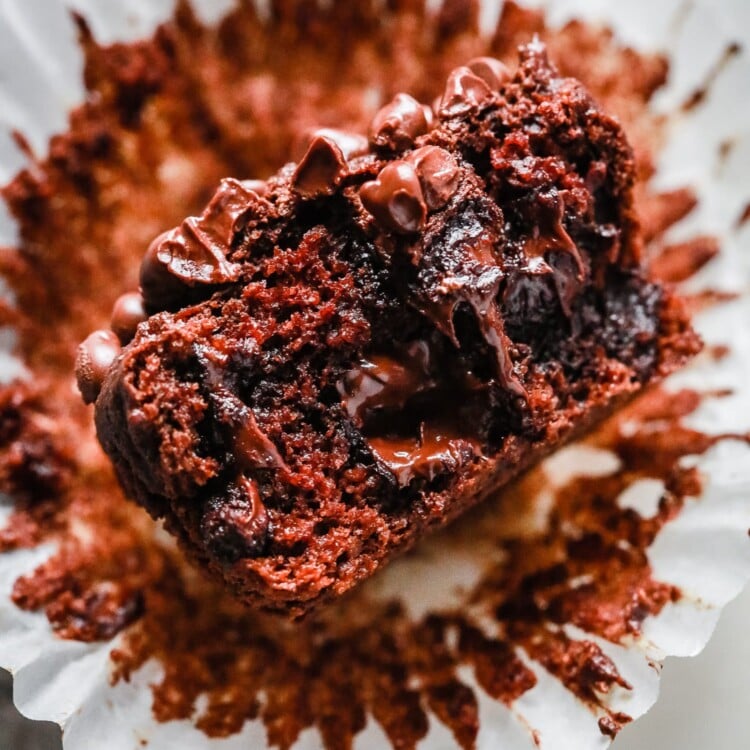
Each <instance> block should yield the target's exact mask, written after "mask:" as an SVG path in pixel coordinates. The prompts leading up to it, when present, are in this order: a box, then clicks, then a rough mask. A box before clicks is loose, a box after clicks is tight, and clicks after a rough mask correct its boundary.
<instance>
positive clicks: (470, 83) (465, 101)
mask: <svg viewBox="0 0 750 750" xmlns="http://www.w3.org/2000/svg"><path fill="white" fill-rule="evenodd" d="M491 99H492V90H491V89H490V87H489V86H488V85H487V84H486V83H485V82H484V81H483V80H482V79H481V78H480V77H479V76H477V75H475V74H474V73H472V71H471V70H469V68H466V67H461V68H456V69H455V70H453V71H452V72H451V74H450V75H449V76H448V82H447V83H446V85H445V93H444V94H443V98H442V99H441V100H440V106H439V108H438V115H439V116H440V117H442V118H448V117H456V116H459V115H465V114H466V113H467V112H470V111H471V110H472V109H478V108H479V107H481V106H483V105H484V104H487V102H489V101H490V100H491Z"/></svg>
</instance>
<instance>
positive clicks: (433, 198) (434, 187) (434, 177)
mask: <svg viewBox="0 0 750 750" xmlns="http://www.w3.org/2000/svg"><path fill="white" fill-rule="evenodd" d="M406 161H407V162H409V164H411V165H412V166H413V167H414V170H415V171H416V173H417V177H419V183H420V185H421V186H422V192H423V193H424V199H425V203H426V204H427V207H428V208H429V209H430V210H431V211H436V210H437V209H439V208H442V207H443V206H444V205H445V204H446V203H447V202H448V201H449V200H450V198H451V196H452V195H453V194H454V193H455V192H456V189H457V188H458V182H459V179H460V172H459V169H458V164H457V162H456V160H455V158H454V157H453V155H452V154H451V153H449V152H448V151H446V150H445V149H443V148H440V147H438V146H423V147H422V148H418V149H416V150H415V151H412V152H411V153H410V154H409V155H408V156H407V157H406Z"/></svg>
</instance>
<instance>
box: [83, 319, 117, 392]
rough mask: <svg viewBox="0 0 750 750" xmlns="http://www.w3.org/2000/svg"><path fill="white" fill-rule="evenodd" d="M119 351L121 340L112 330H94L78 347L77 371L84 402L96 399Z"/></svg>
mask: <svg viewBox="0 0 750 750" xmlns="http://www.w3.org/2000/svg"><path fill="white" fill-rule="evenodd" d="M119 353H120V342H119V340H118V338H117V336H116V335H115V334H114V333H113V332H112V331H104V330H102V331H94V332H93V333H92V334H91V335H89V337H88V338H87V339H86V340H85V341H84V342H83V343H82V344H81V345H80V346H79V347H78V353H77V355H76V364H75V372H76V380H77V381H78V390H79V391H80V392H81V396H83V401H84V403H86V404H93V403H94V401H96V399H97V397H98V396H99V392H100V391H101V389H102V383H104V378H105V377H106V375H107V372H108V370H109V368H110V366H111V365H112V363H113V362H114V361H115V359H116V358H117V355H118V354H119Z"/></svg>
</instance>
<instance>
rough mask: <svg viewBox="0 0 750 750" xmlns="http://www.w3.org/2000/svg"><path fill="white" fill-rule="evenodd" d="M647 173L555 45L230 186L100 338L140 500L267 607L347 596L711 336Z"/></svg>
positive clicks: (92, 368) (101, 371) (238, 589)
mask: <svg viewBox="0 0 750 750" xmlns="http://www.w3.org/2000/svg"><path fill="white" fill-rule="evenodd" d="M633 183H634V163H633V156H632V153H631V149H630V147H629V145H628V142H627V140H626V138H625V135H624V134H623V132H622V130H621V128H620V126H619V125H618V123H617V122H616V121H614V120H613V119H612V118H610V117H609V116H607V115H606V114H604V113H602V112H601V111H600V110H599V109H598V108H597V106H596V104H595V103H594V102H593V101H592V99H591V98H590V96H589V95H588V94H587V92H586V91H585V89H584V88H583V87H582V85H581V84H580V83H578V82H577V81H575V80H573V79H569V78H561V77H559V75H558V74H557V72H556V70H555V68H554V67H553V66H552V65H551V64H550V63H549V61H548V60H547V56H546V52H545V49H544V47H543V46H542V45H541V44H539V43H532V44H530V45H528V46H526V47H524V48H523V49H522V50H521V55H520V65H519V67H518V69H517V70H516V71H515V72H511V71H509V70H508V69H507V68H506V67H505V66H504V65H503V64H502V63H500V62H499V61H497V60H494V59H491V58H479V59H475V60H471V61H469V62H468V63H467V65H466V66H465V67H460V68H457V69H456V70H454V71H453V72H452V73H451V74H450V77H449V79H448V82H447V85H446V89H445V93H444V95H443V97H442V99H441V100H440V101H439V103H437V104H436V106H435V111H434V112H433V110H432V109H431V108H430V107H428V106H426V105H424V104H422V103H420V102H417V101H416V100H414V99H413V98H411V97H410V96H408V95H407V94H400V95H398V96H397V97H396V98H395V99H394V100H393V101H392V102H390V103H389V104H387V105H386V106H385V107H384V108H383V109H382V110H381V111H380V112H379V113H378V114H377V115H376V117H375V118H374V120H373V122H372V126H371V130H370V133H369V135H368V137H364V136H360V135H356V134H350V133H342V132H339V131H335V130H330V129H326V130H320V131H318V132H316V133H315V134H314V135H313V137H312V140H311V142H310V144H309V148H308V149H307V151H306V153H305V155H304V157H303V158H302V159H301V161H300V162H299V163H298V164H289V165H287V166H286V167H284V168H283V169H282V170H281V171H280V172H279V173H277V174H276V175H275V176H274V177H272V178H270V179H269V180H268V181H266V182H257V181H238V180H234V179H226V180H224V181H223V182H222V184H221V185H220V187H219V189H218V190H217V192H216V194H215V195H214V197H213V198H212V200H211V201H210V203H209V204H208V206H207V207H206V209H205V211H204V212H203V213H202V214H201V215H200V216H198V217H190V218H188V219H186V220H185V221H184V222H183V223H182V225H181V226H180V227H177V228H176V229H173V230H171V231H169V232H167V233H166V234H164V235H162V236H161V237H159V238H157V239H156V240H155V241H154V242H153V244H152V245H151V247H150V248H149V249H148V251H147V253H146V255H145V257H144V260H143V264H142V266H141V289H140V292H139V293H133V294H130V295H126V296H125V297H123V298H121V299H120V300H118V302H117V304H116V305H115V309H114V312H113V320H112V329H113V331H114V333H112V332H107V331H97V332H95V333H94V334H92V336H91V337H89V339H87V341H86V342H84V344H82V346H81V348H80V350H79V358H78V367H77V375H78V380H79V386H80V389H81V392H82V395H83V396H84V399H85V400H87V401H88V402H95V404H96V408H95V418H96V426H97V433H98V436H99V439H100V441H101V444H102V446H103V447H104V450H105V451H106V452H107V454H108V455H109V456H110V458H111V460H112V462H113V464H114V466H115V469H116V471H117V475H118V477H119V479H120V481H121V483H122V485H123V487H124V488H125V490H126V492H127V493H128V494H129V495H130V497H132V498H133V499H134V500H136V501H137V502H138V503H140V504H141V505H142V506H144V507H145V508H146V509H147V510H148V511H149V512H150V513H151V514H152V515H153V516H154V517H156V518H163V519H164V522H165V525H166V528H167V529H168V530H169V531H170V532H172V533H173V534H175V535H176V536H177V538H178V539H179V541H180V542H181V544H182V546H183V547H184V549H185V550H186V551H187V552H188V553H189V554H190V556H191V557H192V558H193V559H195V560H196V561H197V562H198V563H199V564H200V565H201V566H202V567H204V568H205V569H207V570H209V571H210V572H211V573H213V574H214V575H216V576H218V577H219V578H221V579H223V580H224V581H225V583H226V585H227V587H228V588H229V589H230V590H231V591H232V592H233V593H234V594H235V595H236V596H237V597H239V598H240V599H242V600H244V601H245V602H247V603H248V604H251V605H255V606H261V607H264V608H267V609H272V610H280V611H284V612H287V613H288V614H290V615H292V616H299V615H301V614H304V613H305V612H307V611H308V610H310V609H311V608H313V607H314V606H316V605H317V604H319V603H320V602H322V601H324V600H326V599H329V598H331V597H335V596H338V595H340V594H342V593H343V592H345V591H346V590H348V589H349V588H351V587H352V586H353V585H355V584H356V583H357V582H359V581H361V580H363V579H364V578H366V577H368V576H369V575H371V574H372V573H373V572H374V571H375V570H376V569H377V568H379V567H380V566H381V565H382V564H383V563H384V562H385V561H386V560H388V559H389V558H391V557H393V556H394V555H395V554H397V553H399V552H402V551H404V550H406V549H408V548H409V547H410V546H412V545H413V544H414V543H415V542H416V541H417V540H418V539H419V538H420V537H421V536H422V535H423V534H424V533H425V532H426V531H427V530H429V529H430V528H433V527H436V526H439V525H442V524H445V523H446V522H448V521H449V520H450V519H452V518H454V517H456V516H457V515H458V514H460V513H461V512H463V511H464V510H466V509H467V508H468V507H470V506H472V505H474V504H475V503H477V502H479V501H480V500H482V499H483V498H485V497H486V496H487V495H488V494H490V493H492V492H494V491H495V490H496V489H497V488H498V487H500V486H501V485H503V484H504V483H506V482H508V481H509V480H510V479H511V478H512V477H514V476H516V475H517V474H519V472H521V471H523V470H524V468H526V467H528V466H529V465H530V464H531V463H533V462H535V461H537V460H538V459H539V458H540V457H542V456H543V455H545V454H546V453H548V452H549V451H550V450H553V449H554V448H556V447H557V446H558V445H560V444H561V442H563V441H564V440H566V439H569V438H570V437H571V436H573V435H575V434H578V433H580V432H581V431H582V430H585V429H586V428H588V427H589V426H590V425H591V424H592V423H594V422H595V421H597V420H598V419H600V418H602V417H603V416H605V415H606V414H607V413H609V412H610V411H611V410H612V409H613V408H615V407H616V406H617V405H618V404H620V403H622V402H623V401H625V400H627V399H629V398H631V397H632V396H633V395H634V394H635V393H637V392H638V391H640V390H641V389H642V388H643V387H644V386H645V385H647V384H648V383H650V382H653V381H655V380H656V379H658V378H660V377H663V376H664V375H665V374H667V373H669V372H670V371H672V370H673V369H675V368H676V367H678V366H680V365H681V364H682V363H683V362H684V361H685V360H686V359H687V358H688V357H689V356H691V355H692V354H694V353H695V352H696V351H697V350H698V348H699V343H698V340H697V337H696V336H695V334H694V333H693V332H692V330H691V329H690V326H689V323H688V320H687V318H686V315H685V312H684V310H683V308H682V306H681V304H680V303H679V301H678V300H677V299H676V298H675V297H674V296H673V294H672V292H671V291H670V290H669V289H667V288H665V287H663V286H661V285H659V284H657V283H655V282H653V281H651V280H650V279H649V278H648V276H647V274H646V273H645V271H644V269H643V268H642V262H641V238H640V235H639V229H638V221H637V218H636V216H635V215H634V211H633V202H632V189H633ZM115 334H116V335H115Z"/></svg>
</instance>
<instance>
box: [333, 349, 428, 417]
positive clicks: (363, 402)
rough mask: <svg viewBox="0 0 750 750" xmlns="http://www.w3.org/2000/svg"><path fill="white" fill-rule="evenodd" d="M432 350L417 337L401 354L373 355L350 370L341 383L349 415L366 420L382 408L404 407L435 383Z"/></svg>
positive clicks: (340, 388) (341, 390)
mask: <svg viewBox="0 0 750 750" xmlns="http://www.w3.org/2000/svg"><path fill="white" fill-rule="evenodd" d="M429 366H430V350H429V346H428V345H427V343H426V342H425V341H414V342H412V343H411V344H410V345H409V346H408V347H406V349H405V351H404V352H403V353H400V356H388V355H378V354H374V355H371V356H370V357H369V358H368V359H363V360H362V361H361V362H360V363H359V364H358V365H357V367H355V368H354V369H352V370H350V371H349V372H348V373H347V374H346V375H345V376H344V379H343V381H342V382H341V384H340V386H339V391H340V392H341V394H342V396H343V397H344V406H345V408H346V410H347V412H348V413H349V416H351V417H356V418H357V419H358V420H363V419H365V418H366V417H367V415H368V413H369V412H371V411H373V410H375V409H381V408H401V407H403V406H404V405H405V404H406V402H407V401H408V400H409V399H410V398H411V397H412V396H414V395H415V394H417V393H420V392H422V391H424V390H426V389H428V388H430V387H432V386H433V385H434V381H433V379H432V378H431V377H430V375H429Z"/></svg>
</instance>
